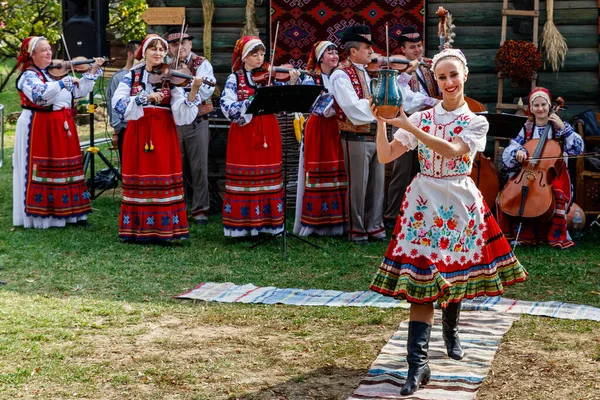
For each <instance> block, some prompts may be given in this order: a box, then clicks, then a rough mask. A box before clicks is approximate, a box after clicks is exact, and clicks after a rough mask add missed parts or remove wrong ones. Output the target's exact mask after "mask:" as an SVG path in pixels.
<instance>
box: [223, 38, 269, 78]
mask: <svg viewBox="0 0 600 400" xmlns="http://www.w3.org/2000/svg"><path fill="white" fill-rule="evenodd" d="M259 45H263V47H264V44H263V42H262V41H261V40H260V38H259V37H258V36H244V37H243V38H241V39H238V40H237V42H235V48H234V49H233V55H232V56H231V71H232V72H235V71H237V70H238V69H240V68H241V67H242V60H243V59H244V58H245V57H246V56H247V55H248V54H250V52H251V51H252V50H253V49H254V48H255V47H256V46H259Z"/></svg>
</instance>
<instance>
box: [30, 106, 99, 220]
mask: <svg viewBox="0 0 600 400" xmlns="http://www.w3.org/2000/svg"><path fill="white" fill-rule="evenodd" d="M66 126H68V128H69V129H68V130H67V129H65V128H66ZM28 147H29V148H28V151H27V177H26V181H27V183H26V189H25V213H26V215H28V216H33V217H42V218H47V217H54V218H71V217H78V216H82V215H85V214H88V213H90V212H91V211H92V206H91V204H90V195H89V192H88V190H87V185H86V183H85V179H84V175H83V158H82V155H81V148H80V146H79V137H78V136H77V128H76V126H75V122H74V121H73V116H72V114H71V110H69V109H63V110H60V111H52V112H35V113H34V114H33V119H32V122H31V131H30V135H29V143H28Z"/></svg>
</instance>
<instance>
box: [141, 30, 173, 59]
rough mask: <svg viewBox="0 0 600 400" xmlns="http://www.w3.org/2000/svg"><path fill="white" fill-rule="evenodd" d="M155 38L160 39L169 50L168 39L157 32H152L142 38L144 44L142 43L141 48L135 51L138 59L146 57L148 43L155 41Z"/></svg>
mask: <svg viewBox="0 0 600 400" xmlns="http://www.w3.org/2000/svg"><path fill="white" fill-rule="evenodd" d="M154 39H158V40H160V41H161V42H162V43H163V44H164V45H165V50H167V49H168V48H169V43H167V41H166V40H165V39H163V38H162V37H160V36H159V35H157V34H156V33H150V34H149V35H146V37H145V38H144V40H142V44H141V46H140V48H139V49H138V51H137V53H135V58H136V59H137V60H142V59H144V54H145V53H146V49H147V48H148V45H149V44H150V42H151V41H153V40H154Z"/></svg>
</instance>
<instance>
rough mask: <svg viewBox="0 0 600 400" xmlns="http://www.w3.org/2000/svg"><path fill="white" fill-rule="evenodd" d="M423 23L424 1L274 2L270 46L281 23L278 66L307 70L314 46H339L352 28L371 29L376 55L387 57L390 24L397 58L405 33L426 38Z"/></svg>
mask: <svg viewBox="0 0 600 400" xmlns="http://www.w3.org/2000/svg"><path fill="white" fill-rule="evenodd" d="M424 20H425V0H271V19H270V27H271V43H273V40H274V35H275V30H276V27H277V22H279V31H278V34H277V49H276V53H275V65H281V64H292V65H293V66H295V67H296V68H304V67H305V66H306V62H307V61H308V55H309V54H310V51H311V48H312V45H313V44H314V43H315V42H317V41H320V40H329V41H331V42H333V43H335V44H337V45H338V46H339V45H340V43H341V38H342V35H343V33H344V30H345V29H346V28H347V27H349V26H353V25H368V26H369V27H370V28H371V34H372V38H373V41H374V42H375V43H376V44H377V46H374V50H375V52H377V53H380V54H385V48H386V43H385V41H386V40H385V38H386V35H385V24H386V23H387V24H388V27H389V28H388V29H389V33H388V35H389V42H390V43H389V46H390V53H391V54H398V52H399V47H400V45H399V43H398V37H399V36H400V34H401V33H402V30H403V29H404V28H406V27H408V26H413V27H415V28H417V30H418V31H419V32H421V36H422V37H425V32H424V27H425V23H424Z"/></svg>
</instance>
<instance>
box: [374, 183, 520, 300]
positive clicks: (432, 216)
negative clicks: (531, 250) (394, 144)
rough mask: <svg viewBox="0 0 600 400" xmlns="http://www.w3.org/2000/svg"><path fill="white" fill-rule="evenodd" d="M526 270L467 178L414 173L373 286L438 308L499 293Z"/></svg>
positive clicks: (473, 185) (400, 297) (394, 295)
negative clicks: (437, 176) (448, 177)
mask: <svg viewBox="0 0 600 400" xmlns="http://www.w3.org/2000/svg"><path fill="white" fill-rule="evenodd" d="M526 277H527V272H526V271H525V269H524V268H523V266H522V265H521V263H519V261H518V260H517V258H516V257H515V255H514V253H513V251H512V249H511V247H510V245H509V243H508V241H507V240H506V238H505V237H504V235H503V234H502V231H501V230H500V227H499V226H498V223H497V222H496V220H495V219H494V217H493V216H492V213H491V212H490V210H489V208H488V206H487V204H485V201H484V200H483V197H482V196H481V193H480V192H479V190H478V189H477V187H476V186H475V183H473V181H472V180H471V179H470V178H464V177H463V178H457V179H435V178H429V177H424V176H423V175H422V174H418V175H417V177H415V179H414V180H413V181H412V183H411V184H410V186H409V187H408V188H407V191H406V195H405V197H404V201H403V203H402V206H401V209H400V214H399V216H398V219H397V221H396V227H395V229H394V234H393V235H392V240H391V241H390V244H389V246H388V249H387V251H386V253H385V257H384V259H383V262H382V263H381V265H380V267H379V270H378V271H377V274H376V275H375V278H374V279H373V282H372V283H371V289H372V290H374V291H376V292H379V293H381V294H383V295H386V296H393V297H396V298H399V299H406V300H407V301H409V302H411V303H416V304H425V303H431V302H434V301H437V302H438V303H439V304H440V305H441V306H442V307H445V306H446V305H447V304H448V303H456V302H459V301H461V300H462V299H472V298H474V297H479V296H498V295H501V294H502V293H504V286H508V285H512V284H514V283H516V282H522V281H524V280H525V279H526Z"/></svg>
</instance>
